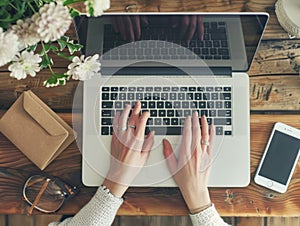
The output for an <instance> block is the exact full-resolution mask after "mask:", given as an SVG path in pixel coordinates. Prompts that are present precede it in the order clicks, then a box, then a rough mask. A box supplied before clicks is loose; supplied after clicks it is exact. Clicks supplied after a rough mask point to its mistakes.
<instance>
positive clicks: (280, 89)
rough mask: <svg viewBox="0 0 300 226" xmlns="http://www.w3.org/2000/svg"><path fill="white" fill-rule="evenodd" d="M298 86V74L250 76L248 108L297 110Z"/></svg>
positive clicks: (299, 92) (298, 101)
mask: <svg viewBox="0 0 300 226" xmlns="http://www.w3.org/2000/svg"><path fill="white" fill-rule="evenodd" d="M299 87H300V79H299V77H298V76H289V75H283V76H252V77H250V105H251V106H250V109H251V111H259V112H263V113H266V112H268V111H269V112H275V111H279V112H280V111H285V112H287V111H297V112H299V110H300V89H299ZM283 100H284V101H283Z"/></svg>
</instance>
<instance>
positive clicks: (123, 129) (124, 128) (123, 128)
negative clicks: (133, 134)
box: [118, 126, 127, 131]
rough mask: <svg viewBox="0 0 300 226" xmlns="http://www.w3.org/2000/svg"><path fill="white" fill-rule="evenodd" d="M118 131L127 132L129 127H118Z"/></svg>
mask: <svg viewBox="0 0 300 226" xmlns="http://www.w3.org/2000/svg"><path fill="white" fill-rule="evenodd" d="M118 130H119V131H126V130H127V127H126V126H124V127H118Z"/></svg>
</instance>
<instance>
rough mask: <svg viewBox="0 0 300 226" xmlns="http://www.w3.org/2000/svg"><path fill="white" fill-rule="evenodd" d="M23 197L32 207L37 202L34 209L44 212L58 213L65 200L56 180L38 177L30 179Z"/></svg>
mask: <svg viewBox="0 0 300 226" xmlns="http://www.w3.org/2000/svg"><path fill="white" fill-rule="evenodd" d="M45 186H46V187H45ZM23 195H24V198H25V199H26V200H27V202H29V203H30V204H31V205H33V204H34V203H35V202H36V203H35V206H34V207H35V208H36V209H38V210H40V211H43V212H55V211H57V210H58V209H59V208H60V207H61V205H62V204H63V202H64V200H65V197H64V193H63V191H62V189H61V188H60V187H59V186H58V185H57V184H56V183H55V181H54V180H51V179H50V180H49V178H47V177H44V176H38V175H37V176H32V177H30V178H29V179H28V181H27V182H26V184H25V186H24V190H23ZM39 197H40V198H39Z"/></svg>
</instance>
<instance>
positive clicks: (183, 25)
mask: <svg viewBox="0 0 300 226" xmlns="http://www.w3.org/2000/svg"><path fill="white" fill-rule="evenodd" d="M189 21H190V20H189V16H183V18H182V21H181V27H180V31H181V34H180V37H181V38H182V37H184V36H185V34H186V31H187V29H188V27H189Z"/></svg>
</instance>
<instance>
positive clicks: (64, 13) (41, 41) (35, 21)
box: [0, 0, 110, 87]
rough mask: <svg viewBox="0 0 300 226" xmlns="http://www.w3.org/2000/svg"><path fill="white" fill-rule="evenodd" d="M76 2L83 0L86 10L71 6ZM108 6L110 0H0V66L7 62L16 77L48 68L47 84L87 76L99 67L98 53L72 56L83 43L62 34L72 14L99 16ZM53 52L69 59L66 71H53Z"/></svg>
mask: <svg viewBox="0 0 300 226" xmlns="http://www.w3.org/2000/svg"><path fill="white" fill-rule="evenodd" d="M79 2H84V4H85V8H86V12H80V11H78V10H76V9H75V8H74V7H73V5H74V3H79ZM109 7H110V1H109V0H1V2H0V67H1V66H3V65H6V64H9V66H8V70H9V71H10V72H11V73H10V76H11V77H13V78H16V79H25V78H26V77H27V75H30V76H32V77H34V76H36V74H37V72H39V71H40V70H42V69H44V68H49V70H50V72H51V76H50V78H49V79H47V80H46V81H44V86H46V87H53V86H58V85H65V84H66V82H67V81H68V80H69V79H70V78H71V77H72V78H73V79H76V80H85V79H88V78H90V77H91V76H93V75H95V74H97V73H98V72H99V70H100V62H99V56H98V55H97V54H96V55H94V56H89V57H85V56H84V55H82V56H80V57H78V56H74V53H75V52H78V51H80V49H81V48H82V45H80V44H78V43H76V42H75V41H74V40H71V39H70V38H69V37H67V36H65V33H66V32H67V31H68V29H69V27H70V25H71V23H72V18H73V17H75V16H78V15H81V14H83V13H84V14H86V15H87V16H100V15H101V14H102V13H103V11H104V10H107V9H109ZM53 54H54V55H57V56H58V57H62V58H64V59H67V60H69V61H70V62H71V63H70V64H69V66H68V70H67V71H66V73H63V74H62V73H55V71H54V70H53V65H54V62H53V59H52V57H51V56H53Z"/></svg>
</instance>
